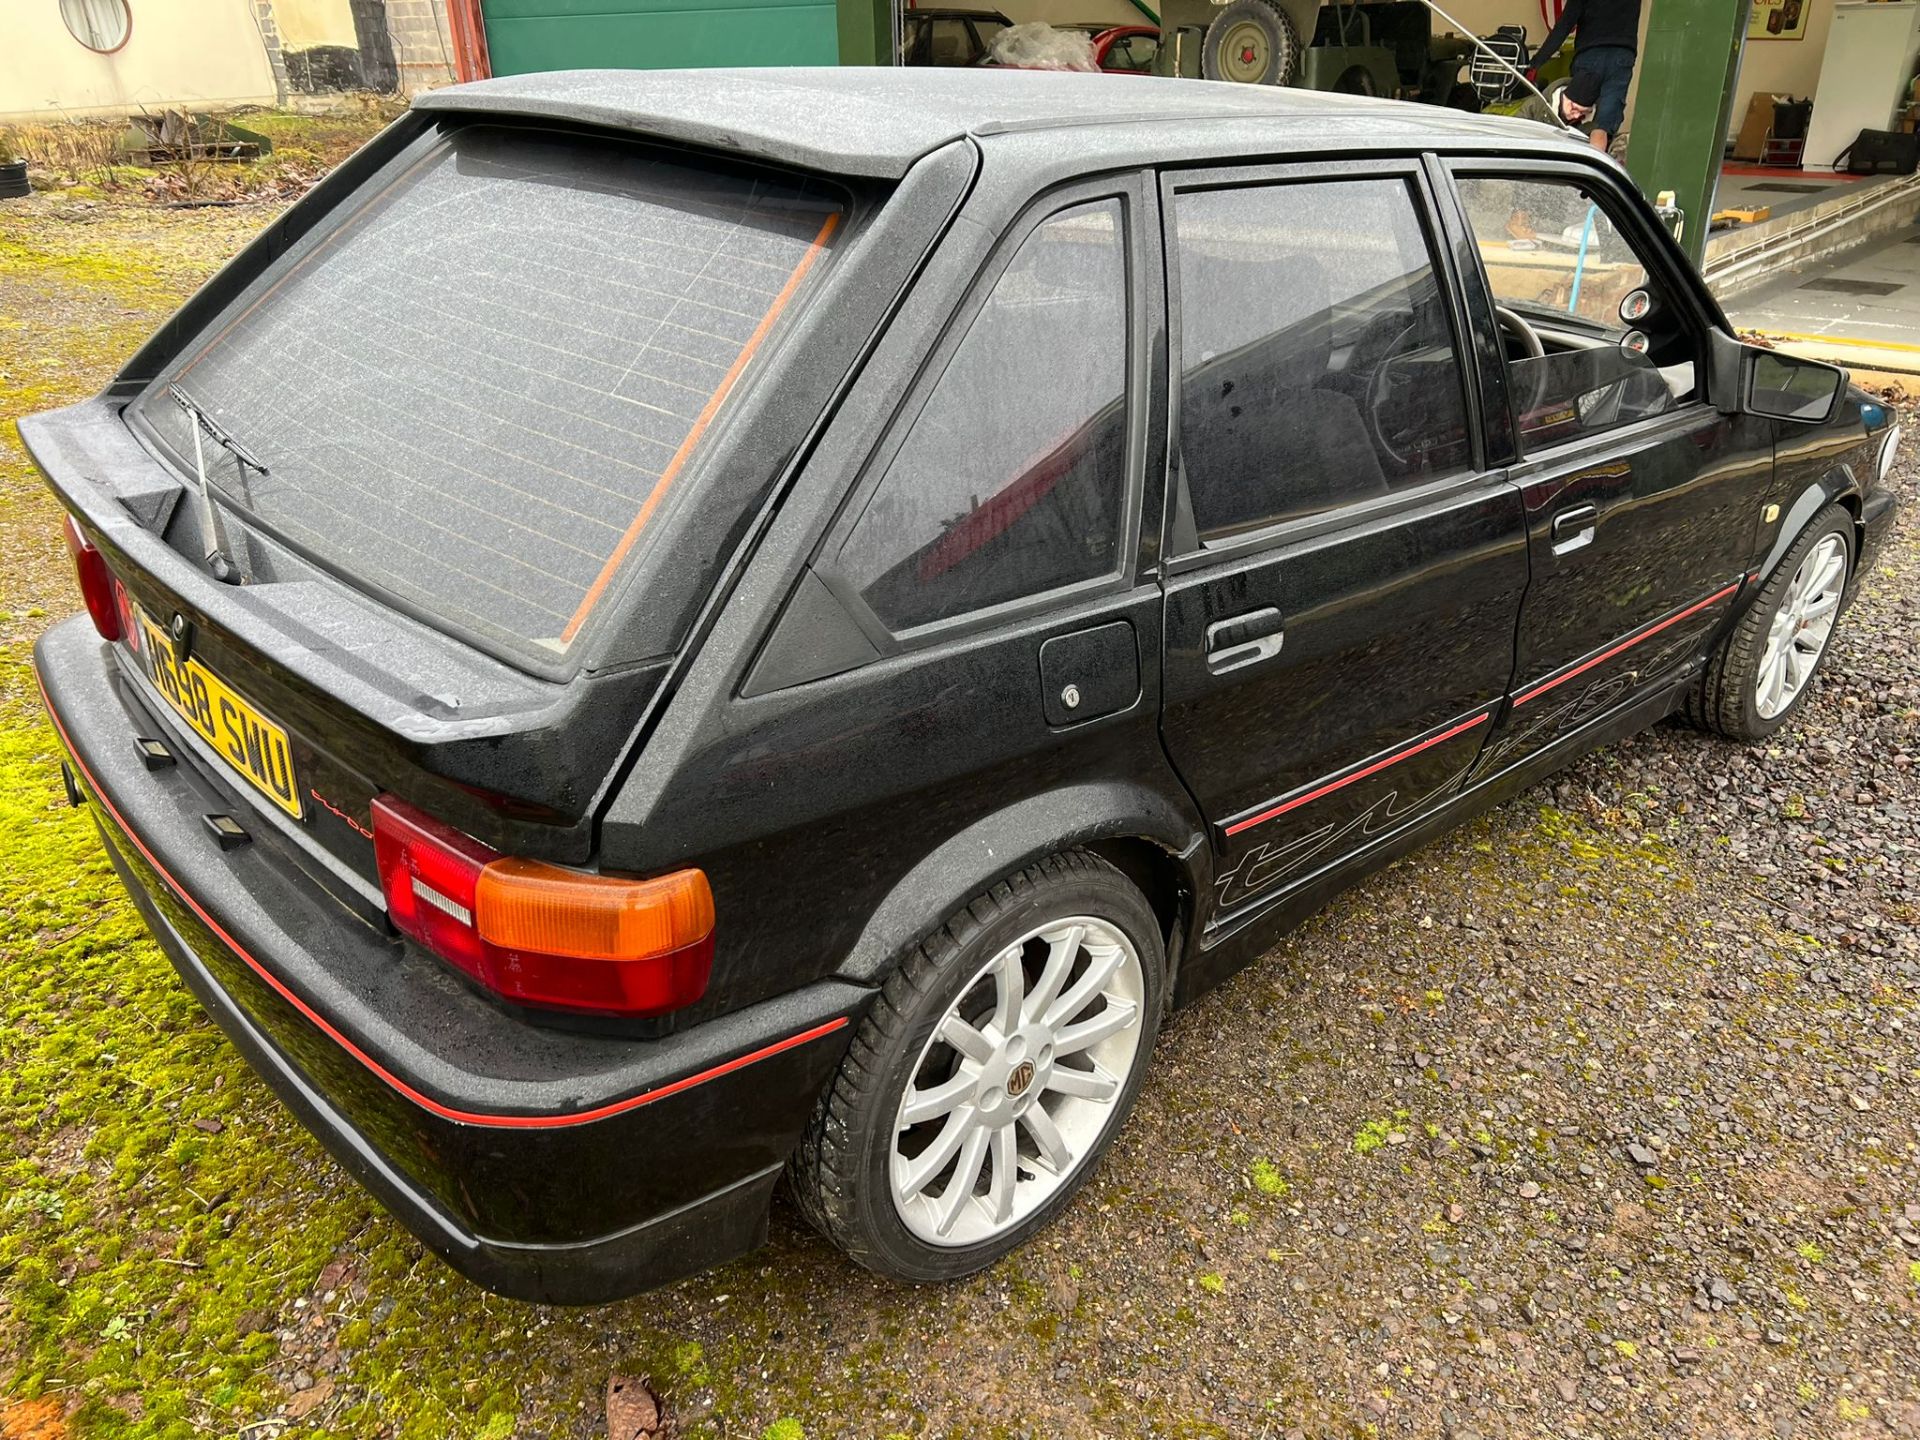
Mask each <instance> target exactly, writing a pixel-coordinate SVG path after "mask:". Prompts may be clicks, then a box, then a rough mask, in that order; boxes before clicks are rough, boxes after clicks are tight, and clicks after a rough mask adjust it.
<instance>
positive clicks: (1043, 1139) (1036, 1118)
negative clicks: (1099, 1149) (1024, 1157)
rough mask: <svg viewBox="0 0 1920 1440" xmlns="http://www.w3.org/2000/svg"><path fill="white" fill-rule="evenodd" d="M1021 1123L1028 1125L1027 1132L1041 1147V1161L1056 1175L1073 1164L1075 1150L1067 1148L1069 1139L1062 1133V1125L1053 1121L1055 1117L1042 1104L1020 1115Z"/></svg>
mask: <svg viewBox="0 0 1920 1440" xmlns="http://www.w3.org/2000/svg"><path fill="white" fill-rule="evenodd" d="M1020 1123H1021V1124H1022V1125H1024V1126H1026V1127H1027V1134H1029V1135H1031V1136H1032V1137H1033V1143H1034V1144H1035V1145H1036V1146H1038V1147H1039V1150H1040V1163H1041V1164H1043V1165H1045V1166H1046V1167H1047V1168H1048V1169H1049V1170H1051V1171H1053V1173H1054V1174H1056V1175H1063V1174H1065V1173H1066V1169H1067V1167H1068V1166H1069V1165H1071V1164H1073V1151H1072V1150H1070V1149H1068V1148H1067V1140H1066V1137H1065V1136H1064V1135H1062V1134H1061V1133H1060V1127H1059V1126H1058V1125H1055V1124H1054V1123H1053V1117H1052V1116H1051V1115H1049V1114H1047V1112H1046V1111H1045V1110H1043V1109H1042V1108H1041V1107H1040V1106H1038V1105H1035V1106H1033V1107H1031V1108H1030V1109H1028V1110H1027V1111H1026V1112H1025V1113H1024V1114H1022V1115H1021V1117H1020Z"/></svg>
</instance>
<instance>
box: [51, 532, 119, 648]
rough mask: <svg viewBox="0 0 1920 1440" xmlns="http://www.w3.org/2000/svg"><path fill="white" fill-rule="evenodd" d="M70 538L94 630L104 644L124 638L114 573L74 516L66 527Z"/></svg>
mask: <svg viewBox="0 0 1920 1440" xmlns="http://www.w3.org/2000/svg"><path fill="white" fill-rule="evenodd" d="M63 528H64V530H65V531H66V536H67V549H68V550H70V551H72V552H73V571H74V575H75V577H76V578H77V579H78V580H79V582H80V598H81V599H82V600H84V601H86V602H87V613H88V614H89V615H91V616H92V617H93V628H94V629H96V630H98V631H99V632H100V638H101V639H102V640H118V639H119V638H120V633H121V627H120V606H119V603H118V601H116V600H115V598H114V593H113V591H114V584H115V582H114V578H113V572H112V571H110V570H108V569H107V562H106V559H105V557H103V556H102V555H101V554H100V552H99V551H98V550H96V549H94V547H93V542H92V541H91V540H89V539H87V537H86V536H85V535H84V534H82V533H81V531H80V527H79V526H78V525H77V524H75V523H74V519H73V516H71V515H69V516H67V517H66V524H65V526H64V527H63Z"/></svg>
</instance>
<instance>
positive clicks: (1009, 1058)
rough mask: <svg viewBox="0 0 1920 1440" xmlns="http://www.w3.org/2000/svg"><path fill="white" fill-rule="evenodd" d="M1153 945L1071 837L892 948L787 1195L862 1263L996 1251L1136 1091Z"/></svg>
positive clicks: (1156, 955) (1081, 1160)
mask: <svg viewBox="0 0 1920 1440" xmlns="http://www.w3.org/2000/svg"><path fill="white" fill-rule="evenodd" d="M1165 984H1166V946H1165V942H1164V940H1163V939H1162V933H1161V928H1160V924H1159V921H1158V920H1157V919H1156V918H1155V916H1154V913H1153V910H1152V909H1151V907H1149V906H1148V904H1147V901H1146V899H1145V897H1144V896H1142V895H1141V893H1140V892H1139V890H1137V889H1136V888H1135V887H1134V885H1133V884H1132V882H1131V881H1129V880H1128V879H1127V878H1126V876H1124V875H1122V874H1121V873H1120V872H1119V871H1118V870H1116V869H1115V868H1114V867H1113V866H1111V865H1109V864H1107V863H1106V862H1105V861H1104V860H1101V859H1099V858H1097V857H1096V856H1093V855H1089V854H1086V853H1084V852H1081V851H1070V852H1068V853H1066V854H1063V855H1054V856H1050V857H1048V858H1047V859H1045V860H1042V861H1040V862H1039V863H1038V864H1035V865H1032V866H1030V867H1028V868H1027V869H1025V870H1023V871H1021V872H1020V873H1019V874H1018V875H1015V876H1013V877H1012V878H1010V879H1008V880H1004V881H1002V882H1001V883H1000V884H998V885H995V886H994V887H993V888H992V889H991V890H988V891H987V892H986V893H984V894H982V895H979V896H976V897H975V898H974V899H973V900H971V901H970V902H968V903H967V904H966V905H964V906H963V907H961V909H960V910H959V911H958V912H956V913H955V914H954V915H953V916H952V917H951V918H950V919H949V920H948V921H947V922H946V923H945V924H944V925H943V926H941V927H940V929H938V930H937V931H935V932H934V933H933V934H932V935H930V936H929V937H928V938H927V939H925V940H924V941H922V942H921V943H920V944H918V945H916V946H915V947H914V948H913V949H911V950H910V951H908V952H907V954H906V955H905V957H904V958H903V959H902V960H901V962H900V964H899V965H898V967H896V969H895V970H894V972H893V974H892V975H891V976H890V977H888V979H887V982H886V984H885V985H884V987H883V988H882V989H881V992H880V996H879V998H878V1000H876V1001H875V1002H874V1006H873V1009H872V1010H871V1011H870V1012H869V1014H868V1015H867V1017H866V1019H865V1020H863V1021H862V1022H861V1025H860V1028H859V1030H858V1032H857V1033H856V1034H855V1035H854V1038H853V1043H852V1045H851V1047H850V1048H849V1049H848V1051H847V1056H846V1059H845V1060H844V1061H842V1062H841V1066H840V1070H839V1073H838V1074H837V1075H836V1076H835V1077H834V1079H833V1082H832V1083H831V1084H830V1085H829V1086H828V1087H827V1090H826V1092H825V1094H823V1095H822V1097H821V1099H820V1103H819V1105H818V1107H817V1108H816V1109H815V1112H814V1116H813V1119H812V1121H811V1123H810V1124H809V1126H808V1128H807V1133H806V1136H805V1138H804V1139H803V1140H802V1142H801V1145H800V1148H799V1150H798V1151H797V1152H796V1153H795V1155H794V1157H793V1159H792V1160H791V1161H790V1162H789V1163H788V1170H787V1174H788V1180H789V1184H790V1188H791V1189H792V1191H793V1194H794V1198H795V1200H796V1201H797V1202H798V1204H799V1207H800V1209H801V1211H802V1213H803V1214H805V1215H806V1217H807V1218H808V1220H810V1221H811V1222H812V1223H813V1224H814V1225H815V1226H817V1227H818V1228H819V1229H820V1230H821V1231H822V1232H823V1233H824V1234H825V1235H826V1236H827V1237H828V1238H829V1239H830V1240H832V1241H833V1242H834V1243H835V1244H836V1245H838V1246H839V1247H840V1248H841V1249H842V1250H844V1251H846V1252H847V1254H848V1255H850V1256H852V1257H853V1258H854V1259H855V1260H857V1261H859V1262H860V1263H861V1264H862V1265H865V1266H866V1267H867V1268H869V1269H871V1270H875V1271H877V1272H879V1273H880V1274H882V1275H887V1276H890V1277H892V1278H894V1279H897V1280H904V1281H911V1282H925V1281H940V1280H951V1279H956V1278H958V1277H959V1276H962V1275H969V1274H972V1273H973V1272H974V1271H976V1270H979V1269H982V1268H983V1267H985V1266H987V1265H990V1264H992V1263H993V1262H994V1261H995V1260H997V1259H999V1258H1000V1257H1001V1256H1002V1255H1005V1254H1006V1253H1007V1252H1008V1251H1010V1250H1013V1249H1015V1248H1016V1247H1018V1246H1019V1245H1020V1244H1021V1243H1022V1242H1024V1241H1025V1240H1026V1239H1027V1237H1028V1236H1030V1235H1032V1234H1033V1233H1034V1232H1035V1231H1036V1230H1039V1229H1040V1228H1041V1227H1042V1226H1044V1225H1046V1224H1047V1223H1048V1222H1049V1221H1051V1220H1052V1219H1053V1218H1054V1217H1055V1216H1056V1215H1057V1214H1059V1212H1060V1210H1061V1209H1062V1208H1063V1207H1064V1206H1065V1205H1066V1204H1067V1202H1068V1201H1069V1200H1070V1199H1071V1198H1072V1196H1073V1194H1074V1192H1075V1191H1076V1190H1077V1189H1078V1188H1079V1187H1080V1185H1081V1183H1082V1182H1083V1181H1084V1180H1085V1179H1086V1177H1087V1175H1088V1174H1089V1173H1090V1172H1091V1171H1092V1169H1093V1167H1094V1166H1095V1164H1096V1163H1097V1162H1098V1161H1099V1158H1100V1156H1101V1154H1102V1153H1103V1152H1104V1151H1105V1150H1106V1148H1107V1146H1108V1145H1109V1144H1110V1143H1111V1141H1112V1139H1113V1137H1114V1135H1115V1134H1116V1133H1117V1132H1118V1131H1119V1129H1120V1126H1121V1125H1122V1124H1123V1123H1124V1121H1125V1120H1126V1117H1127V1112H1128V1111H1129V1110H1130V1109H1131V1108H1132V1106H1133V1100H1134V1096H1135V1095H1136V1094H1137V1093H1138V1092H1139V1088H1140V1084H1141V1081H1142V1079H1143V1078H1144V1076H1145V1074H1146V1069H1147V1059H1148V1056H1149V1055H1150V1054H1151V1052H1152V1049H1153V1041H1154V1036H1155V1034H1156V1033H1157V1032H1158V1029H1159V1020H1160V1010H1161V1002H1162V997H1163V993H1164V989H1165Z"/></svg>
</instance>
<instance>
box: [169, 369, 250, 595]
mask: <svg viewBox="0 0 1920 1440" xmlns="http://www.w3.org/2000/svg"><path fill="white" fill-rule="evenodd" d="M167 398H168V399H170V400H171V401H173V403H174V404H176V405H178V406H179V407H180V408H181V410H183V411H184V412H185V413H186V415H187V418H188V419H190V420H191V421H192V422H193V478H194V485H195V488H196V489H197V490H198V491H199V494H200V523H201V527H202V528H203V529H204V530H205V531H206V536H205V539H206V545H207V554H206V561H207V568H208V569H209V570H211V571H212V572H213V578H214V579H216V580H222V581H225V582H226V583H227V584H229V585H237V584H239V583H240V572H239V570H238V568H237V567H236V566H235V565H234V563H233V561H232V560H231V559H230V558H228V545H227V531H226V526H225V525H224V524H223V523H222V522H221V519H220V510H219V507H218V506H216V505H215V504H214V503H213V487H212V486H211V485H209V484H208V483H207V459H206V455H205V453H204V452H203V450H202V447H201V444H200V436H201V435H202V434H203V433H204V434H205V435H206V436H208V438H210V439H211V440H212V441H213V443H214V444H216V445H218V446H219V447H220V448H221V449H223V450H225V451H226V452H227V453H228V454H229V455H231V456H233V458H234V459H235V460H238V461H239V462H240V463H241V464H242V465H247V466H251V467H252V468H253V469H255V470H258V471H259V472H260V473H261V474H262V475H265V474H266V473H267V467H266V466H264V465H262V464H261V463H260V462H259V461H258V460H256V459H255V458H254V457H253V455H252V453H251V452H250V451H248V449H247V448H246V447H245V446H244V445H242V444H241V443H240V442H239V441H238V440H236V439H234V438H233V436H231V435H229V434H228V433H227V432H226V431H225V430H223V429H221V427H220V426H219V425H218V424H217V423H216V422H215V421H214V419H213V417H212V416H211V415H209V414H207V412H206V411H204V410H202V409H201V408H200V406H199V404H198V402H196V401H195V400H194V398H193V397H192V396H191V395H189V394H187V392H186V391H184V390H182V389H181V388H180V387H179V386H178V385H168V386H167Z"/></svg>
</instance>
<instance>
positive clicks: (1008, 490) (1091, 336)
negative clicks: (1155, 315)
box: [837, 200, 1128, 632]
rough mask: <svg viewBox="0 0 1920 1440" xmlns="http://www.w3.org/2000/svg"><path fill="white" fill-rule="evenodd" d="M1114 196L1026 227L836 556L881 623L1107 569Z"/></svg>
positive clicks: (1120, 364)
mask: <svg viewBox="0 0 1920 1440" xmlns="http://www.w3.org/2000/svg"><path fill="white" fill-rule="evenodd" d="M1127 336H1128V311H1127V264H1126V248H1125V227H1124V215H1123V212H1122V209H1121V206H1120V202H1119V201H1118V200H1102V201H1097V202H1095V203H1093V204H1087V205H1077V206H1074V207H1073V208H1071V209H1068V210H1063V211H1060V212H1059V213H1057V214H1055V215H1053V216H1051V217H1049V218H1048V219H1046V220H1045V221H1043V222H1042V223H1041V224H1040V225H1039V226H1038V227H1036V228H1035V229H1034V230H1033V231H1032V232H1031V233H1029V235H1028V236H1027V238H1026V240H1025V241H1024V242H1023V243H1022V244H1021V245H1020V248H1019V250H1018V252H1017V253H1016V254H1015V255H1014V257H1013V259H1012V261H1011V262H1010V263H1009V264H1008V265H1007V267H1006V269H1005V270H1003V271H1002V272H1001V274H1000V276H999V278H998V279H997V280H996V281H995V282H994V284H993V288H992V290H991V291H990V292H989V293H988V295H987V297H986V300H985V302H984V303H983V304H982V305H981V306H980V307H979V308H978V309H977V310H976V311H975V312H974V314H973V317H972V319H971V321H970V322H969V323H968V324H967V327H966V331H965V334H964V336H963V338H962V339H961V340H960V342H959V345H958V346H957V348H955V349H954V350H953V351H952V352H951V355H950V358H949V359H948V360H947V362H946V365H945V368H944V369H943V370H942V371H941V372H940V377H939V379H938V380H937V381H936V382H935V383H934V385H933V388H932V390H931V391H930V392H929V393H928V394H927V396H926V399H925V403H924V404H923V405H922V407H921V408H920V410H919V413H918V415H917V416H916V417H915V418H914V420H913V421H912V425H911V428H910V430H909V431H908V433H907V436H906V439H905V441H904V442H903V443H902V444H901V445H900V447H899V449H898V450H897V451H895V452H894V454H893V456H892V458H891V460H890V461H888V462H887V467H886V470H885V472H884V474H883V475H882V477H881V479H880V481H879V484H878V485H877V486H876V487H875V489H874V490H873V492H872V495H871V498H870V499H869V500H868V501H867V504H866V507H865V509H864V510H863V511H862V513H861V515H860V518H859V520H858V522H857V523H856V524H855V525H854V527H853V529H852V531H851V533H850V534H849V535H848V537H847V539H846V541H845V543H844V544H843V545H842V546H841V548H840V551H839V555H838V560H837V568H838V570H839V572H840V574H841V576H842V577H843V579H844V580H845V581H846V582H848V583H849V584H850V585H851V587H852V588H853V589H855V590H857V591H858V592H859V594H860V595H861V597H862V598H863V599H864V600H865V601H866V603H867V604H868V606H869V607H871V608H872V610H873V611H874V613H875V614H876V615H877V616H878V617H879V618H880V620H881V621H882V622H883V623H884V624H885V625H886V626H887V627H888V628H890V629H892V630H894V631H896V632H898V631H903V630H911V629H915V628H918V627H921V626H925V625H929V624H932V623H934V622H936V621H941V620H948V619H952V618H954V617H956V616H960V615H964V614H967V613H969V612H972V611H977V610H983V609H986V608H988V607H990V606H994V605H1000V604H1004V603H1006V602H1008V601H1013V600H1018V599H1021V598H1023V597H1026V596H1031V595H1038V594H1042V593H1044V592H1047V591H1052V590H1058V589H1060V588H1062V587H1064V586H1069V585H1073V584H1076V583H1079V582H1082V581H1090V580H1095V579H1098V578H1100V577H1103V576H1109V575H1112V574H1114V573H1115V572H1116V570H1117V569H1118V568H1119V565H1120V560H1121V555H1122V553H1123V545H1122V537H1123V534H1124V532H1125V530H1126V514H1127V468H1126V460H1127V428H1128V427H1127V394H1126V390H1127V384H1126V377H1127V351H1128V338H1127Z"/></svg>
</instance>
